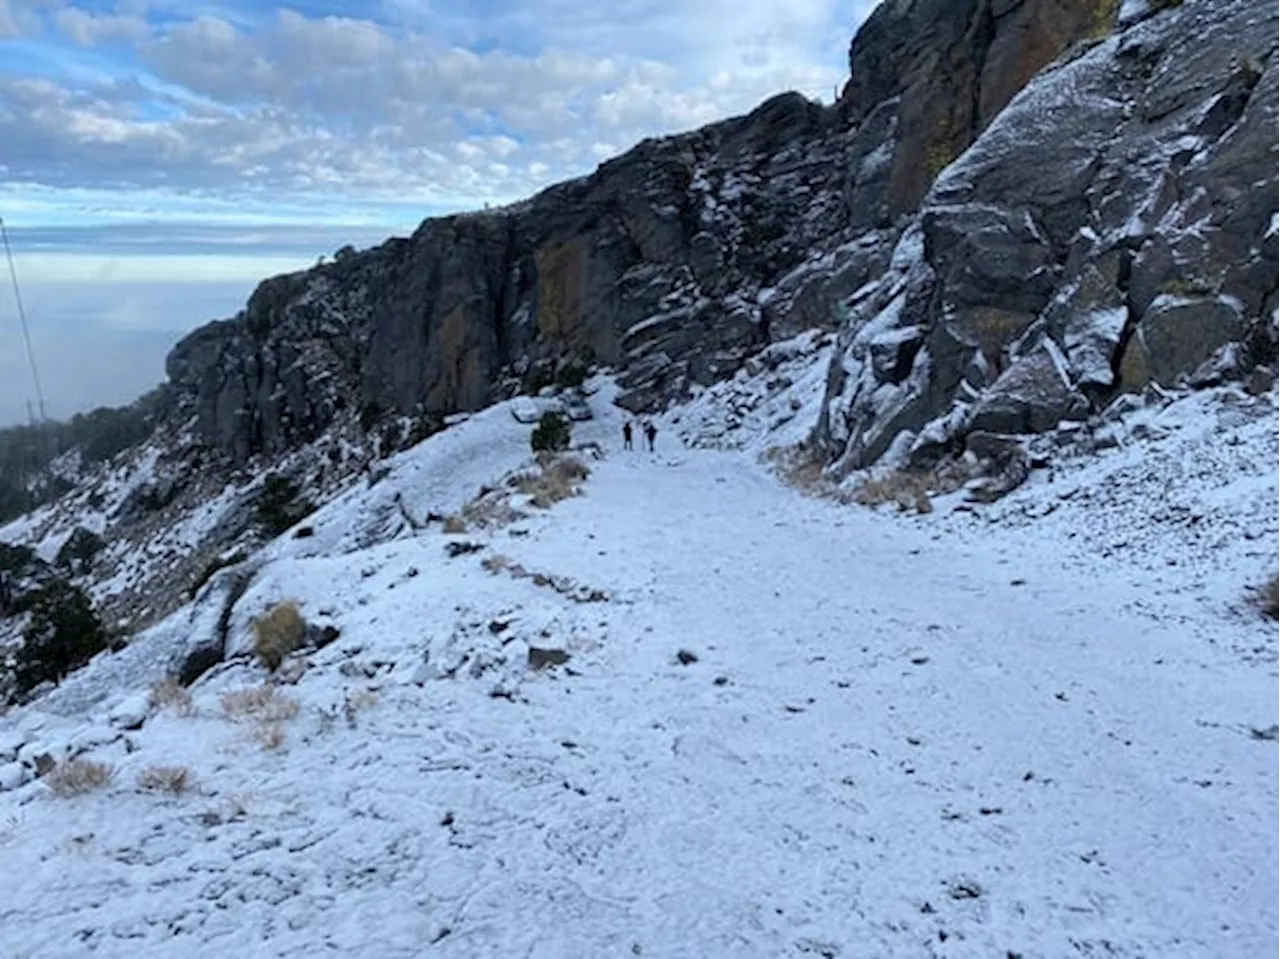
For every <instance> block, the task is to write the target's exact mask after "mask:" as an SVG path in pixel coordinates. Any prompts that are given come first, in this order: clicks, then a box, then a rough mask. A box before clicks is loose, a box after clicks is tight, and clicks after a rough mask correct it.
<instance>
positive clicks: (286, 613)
mask: <svg viewBox="0 0 1280 959" xmlns="http://www.w3.org/2000/svg"><path fill="white" fill-rule="evenodd" d="M306 632H307V623H306V620H304V619H303V618H302V614H301V613H300V612H299V611H298V604H297V603H295V602H293V601H291V600H288V601H285V602H283V603H276V605H274V606H272V607H271V609H269V610H267V611H266V612H265V613H263V614H262V615H261V616H259V617H258V618H257V619H255V620H254V621H253V652H254V655H256V656H257V657H258V659H260V660H261V661H262V664H263V665H264V666H266V667H267V669H269V670H271V671H272V672H275V671H276V670H277V669H279V668H280V664H281V663H282V662H284V658H285V657H286V656H288V655H289V654H290V653H292V652H293V651H294V650H296V649H298V648H300V647H301V646H302V640H303V637H304V636H305V635H306Z"/></svg>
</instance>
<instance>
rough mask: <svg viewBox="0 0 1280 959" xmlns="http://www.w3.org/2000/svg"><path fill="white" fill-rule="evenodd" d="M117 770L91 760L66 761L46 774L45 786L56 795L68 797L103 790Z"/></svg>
mask: <svg viewBox="0 0 1280 959" xmlns="http://www.w3.org/2000/svg"><path fill="white" fill-rule="evenodd" d="M114 776H115V770H114V769H112V768H111V767H110V766H108V765H107V764H106V763H97V762H93V761H92V760H89V759H66V760H63V761H62V762H60V763H58V764H56V765H55V766H54V767H53V769H51V770H49V772H48V773H46V774H45V777H44V781H45V784H46V785H47V786H48V787H49V788H50V789H52V790H53V792H54V795H57V796H62V797H64V798H65V797H67V796H78V795H80V794H81V793H87V792H92V791H93V790H95V789H101V788H102V787H103V786H106V785H108V784H109V783H110V782H111V779H112V777H114Z"/></svg>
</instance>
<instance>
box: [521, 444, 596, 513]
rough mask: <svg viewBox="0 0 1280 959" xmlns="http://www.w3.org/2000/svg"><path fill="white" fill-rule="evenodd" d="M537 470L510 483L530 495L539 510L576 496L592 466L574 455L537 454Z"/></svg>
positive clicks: (524, 474) (523, 474)
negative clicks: (538, 468) (539, 468)
mask: <svg viewBox="0 0 1280 959" xmlns="http://www.w3.org/2000/svg"><path fill="white" fill-rule="evenodd" d="M538 465H539V466H540V467H541V471H540V472H537V473H521V474H519V475H517V476H515V477H513V478H512V479H511V485H512V486H514V487H515V488H516V489H517V490H519V491H520V492H521V493H523V494H524V495H525V496H528V497H530V498H531V500H532V502H533V505H534V506H536V507H538V509H550V508H551V507H552V506H554V505H555V504H556V503H559V502H560V501H561V500H566V499H568V498H569V497H571V496H577V495H578V486H579V485H581V483H582V482H583V480H585V479H586V478H587V477H588V476H590V475H591V469H590V468H589V467H588V466H587V464H586V463H584V462H582V460H580V459H577V458H576V457H573V456H556V455H553V454H545V453H543V454H539V455H538Z"/></svg>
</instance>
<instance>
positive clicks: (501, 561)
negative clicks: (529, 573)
mask: <svg viewBox="0 0 1280 959" xmlns="http://www.w3.org/2000/svg"><path fill="white" fill-rule="evenodd" d="M480 565H481V566H483V567H484V569H485V572H487V573H492V574H493V575H495V576H496V575H498V573H501V572H502V571H503V570H504V569H506V568H507V567H508V566H510V565H511V560H510V559H508V558H507V557H506V556H503V555H502V554H501V553H494V554H492V555H490V556H486V557H485V558H484V559H482V560H481V561H480Z"/></svg>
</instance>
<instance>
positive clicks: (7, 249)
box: [0, 216, 45, 423]
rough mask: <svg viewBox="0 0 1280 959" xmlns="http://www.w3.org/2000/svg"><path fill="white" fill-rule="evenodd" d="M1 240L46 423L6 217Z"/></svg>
mask: <svg viewBox="0 0 1280 959" xmlns="http://www.w3.org/2000/svg"><path fill="white" fill-rule="evenodd" d="M0 239H3V240H4V255H5V257H6V258H8V260H9V278H10V279H11V280H12V281H13V299H14V301H15V302H16V303H17V304H18V321H19V322H20V323H21V324H22V339H23V340H24V341H25V342H26V344H27V362H28V363H30V364H31V379H32V381H33V382H34V383H35V385H36V404H37V405H38V406H39V408H40V422H41V423H43V422H44V421H45V412H44V390H43V389H41V387H40V371H39V370H37V369H36V354H35V350H33V349H32V348H31V331H30V329H28V328H27V311H26V309H25V308H24V307H23V305H22V291H21V290H19V289H18V270H17V268H16V267H15V266H14V265H13V250H12V249H11V248H10V247H9V231H8V230H7V229H5V225H4V217H2V216H0Z"/></svg>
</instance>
